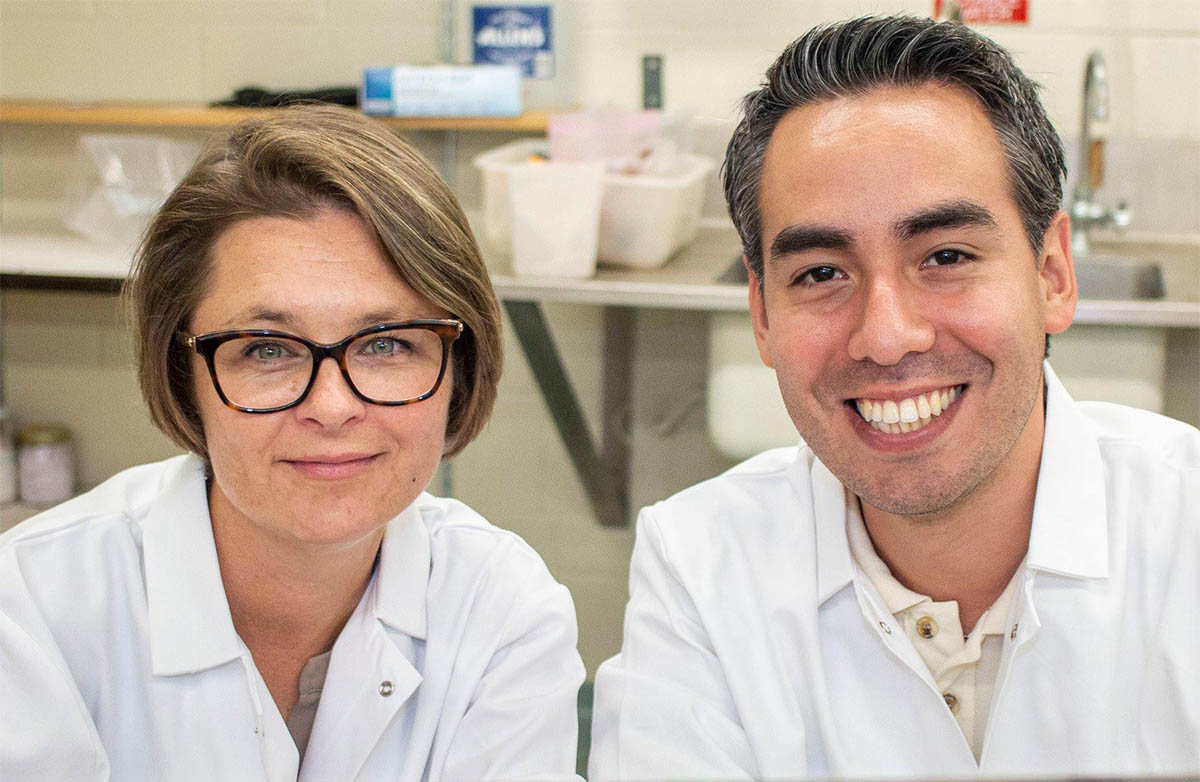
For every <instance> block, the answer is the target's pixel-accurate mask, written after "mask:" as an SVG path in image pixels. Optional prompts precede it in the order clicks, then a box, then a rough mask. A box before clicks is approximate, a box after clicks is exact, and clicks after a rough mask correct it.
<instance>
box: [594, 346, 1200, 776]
mask: <svg viewBox="0 0 1200 782" xmlns="http://www.w3.org/2000/svg"><path fill="white" fill-rule="evenodd" d="M1047 387H1048V397H1047V398H1048V402H1047V408H1048V413H1047V421H1046V432H1045V439H1044V444H1043V450H1042V462H1041V473H1040V475H1039V478H1038V487H1037V496H1036V501H1035V505H1034V512H1033V529H1032V533H1031V536H1030V541H1029V551H1028V557H1027V560H1026V565H1025V567H1024V569H1023V570H1022V571H1021V572H1020V574H1019V576H1018V577H1019V578H1020V579H1021V582H1020V590H1019V594H1018V596H1017V598H1016V599H1015V600H1014V601H1013V604H1012V607H1011V611H1010V613H1009V617H1008V620H1007V627H1009V628H1010V631H1009V634H1008V637H1007V638H1006V640H1005V649H1004V656H1003V658H1002V663H1001V666H1000V672H999V675H998V678H997V681H996V689H995V695H994V698H993V701H992V708H991V714H990V718H989V720H988V723H987V732H986V736H985V739H984V744H983V753H982V757H981V760H980V762H979V763H978V764H977V763H976V761H975V758H974V756H973V755H972V753H971V749H970V747H969V746H968V745H967V742H966V740H965V739H964V738H963V734H962V731H961V730H960V729H959V727H958V725H957V724H956V723H955V720H954V717H953V716H952V714H951V712H950V710H949V708H948V707H947V705H946V703H945V702H944V701H943V699H942V694H941V692H939V690H938V689H937V687H936V685H935V684H934V681H933V679H932V677H931V675H930V673H929V671H928V669H927V667H926V666H925V665H924V663H923V662H922V660H921V658H920V657H919V656H918V654H917V652H916V651H915V650H914V648H913V646H912V644H911V643H910V641H909V640H908V638H907V637H906V636H905V634H904V632H903V630H902V628H901V627H900V626H899V625H898V624H897V623H896V622H895V620H894V619H893V617H892V615H891V614H890V613H888V611H887V608H886V607H885V605H884V603H883V601H882V600H881V599H880V597H879V595H878V593H877V592H876V590H875V589H874V588H873V587H872V586H871V584H870V582H869V581H868V579H867V578H866V577H865V576H864V575H863V573H862V572H861V571H859V570H858V569H857V568H856V566H855V565H854V562H853V560H852V558H851V555H850V551H849V547H848V544H847V539H846V533H845V518H846V514H845V492H844V490H843V487H842V485H841V484H840V483H839V482H838V480H837V479H836V478H835V477H834V476H833V475H832V474H831V473H830V472H829V470H827V469H826V468H825V466H824V465H822V464H821V463H820V462H819V461H817V460H816V458H815V457H814V456H813V454H812V452H811V451H810V450H808V449H807V448H806V447H803V446H802V447H801V448H800V449H799V451H798V452H797V450H796V449H779V450H776V451H770V452H767V453H765V454H762V455H760V456H758V457H755V458H753V459H751V460H749V461H748V462H746V463H744V464H742V465H740V466H739V467H737V468H735V469H733V470H731V471H730V472H728V473H726V474H724V475H722V476H720V477H718V478H715V479H713V480H711V481H708V482H706V483H703V484H701V485H699V486H696V487H693V488H692V489H689V490H687V491H684V492H682V493H681V494H679V495H676V496H675V497H673V498H671V499H669V500H667V501H665V502H662V503H659V504H658V505H655V506H652V507H650V508H648V509H646V510H645V511H643V513H642V515H641V517H640V518H639V521H638V530H637V543H636V546H635V549H634V554H633V562H632V568H631V574H630V601H629V605H628V607H627V609H626V615H625V639H624V645H623V647H622V650H621V654H620V655H618V656H617V657H615V658H613V659H611V660H609V661H607V662H606V663H604V664H603V665H602V666H601V667H600V671H599V673H598V674H597V677H596V704H595V711H594V721H593V732H592V756H591V775H590V776H591V778H592V779H593V780H596V779H605V780H610V779H627V780H648V779H656V778H658V779H661V778H665V777H676V778H678V777H691V778H709V779H733V778H747V777H756V778H764V777H766V778H772V777H773V778H796V777H808V776H815V777H843V778H883V777H897V776H905V777H918V778H930V777H968V776H973V775H976V774H983V775H990V776H999V775H1010V776H1019V775H1030V774H1032V775H1063V774H1122V773H1128V774H1132V773H1142V772H1159V773H1169V772H1176V773H1178V772H1190V773H1197V772H1200V432H1197V431H1196V430H1195V429H1193V428H1191V427H1188V426H1185V425H1183V424H1180V423H1178V422H1175V421H1172V420H1170V419H1166V418H1162V417H1159V416H1155V415H1152V414H1149V413H1145V412H1143V411H1138V410H1132V409H1129V408H1124V407H1119V406H1116V405H1109V404H1100V403H1095V404H1076V403H1075V402H1073V401H1072V400H1071V399H1070V398H1069V397H1068V395H1067V393H1066V391H1065V389H1063V387H1062V385H1061V384H1060V383H1059V381H1058V380H1057V379H1056V378H1055V377H1054V375H1053V373H1052V372H1050V371H1049V369H1048V368H1047ZM913 479H914V480H920V476H913ZM931 566H936V563H931Z"/></svg>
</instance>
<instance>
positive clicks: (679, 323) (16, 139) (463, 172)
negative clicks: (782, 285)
mask: <svg viewBox="0 0 1200 782" xmlns="http://www.w3.org/2000/svg"><path fill="white" fill-rule="evenodd" d="M931 5H932V0H930V2H929V3H898V2H890V3H889V2H866V1H856V0H816V1H814V2H797V1H792V2H784V1H783V0H760V1H758V2H752V1H750V2H743V3H731V2H725V1H724V0H655V1H654V2H647V1H646V0H586V1H584V2H579V3H577V12H576V18H577V21H578V29H577V30H576V31H575V34H576V38H575V40H576V43H575V48H576V54H577V57H578V62H579V66H580V67H579V76H578V86H579V98H580V102H581V103H583V104H586V105H597V104H601V103H610V104H613V105H617V106H623V107H633V106H635V105H637V102H638V95H639V90H640V72H639V67H640V59H641V56H642V55H643V54H647V53H655V54H661V55H663V56H664V57H665V74H664V79H665V81H664V91H665V96H666V101H667V104H668V105H669V106H675V107H688V108H690V109H691V110H692V111H693V112H694V114H695V116H696V117H697V118H698V120H699V128H698V132H697V143H698V146H699V147H700V148H702V149H703V150H707V151H710V152H712V153H713V154H718V153H719V151H720V150H721V148H722V146H723V143H724V141H725V139H726V137H727V135H728V131H729V128H730V127H731V123H732V121H733V119H734V117H735V112H736V106H737V102H738V99H739V97H740V96H741V95H742V94H743V93H745V92H746V91H747V90H748V89H750V88H752V87H753V86H754V85H755V84H756V83H757V82H758V80H759V78H760V77H761V73H762V71H763V69H764V68H765V67H766V65H767V64H768V63H769V62H770V61H771V59H772V58H773V57H774V56H775V54H776V53H777V52H778V51H779V49H780V48H781V47H782V46H783V45H785V44H786V43H787V42H788V41H789V40H790V39H791V38H793V37H794V36H795V35H797V34H799V33H800V32H801V31H803V30H804V29H805V28H807V27H808V26H810V25H811V24H813V23H816V22H819V21H823V20H829V19H836V18H843V17H847V16H851V15H857V14H860V13H870V12H891V11H910V12H914V13H928V11H929V7H930V6H931ZM1030 6H1031V10H1030V16H1031V22H1030V24H1029V25H1027V26H1022V27H990V28H988V29H987V32H988V33H989V34H991V35H993V36H994V37H995V38H997V39H998V40H999V41H1000V42H1002V43H1004V44H1005V45H1007V46H1009V47H1010V48H1011V49H1012V50H1013V52H1014V54H1015V56H1016V58H1017V60H1018V62H1019V63H1020V64H1021V65H1022V66H1023V67H1025V68H1026V69H1027V71H1028V72H1029V73H1030V74H1031V75H1032V76H1033V77H1034V78H1035V79H1037V80H1038V81H1040V82H1041V83H1042V84H1044V85H1045V99H1046V102H1047V105H1048V107H1049V110H1050V113H1051V116H1052V118H1053V119H1054V120H1055V122H1056V123H1058V125H1059V127H1060V128H1061V129H1062V130H1063V133H1064V135H1065V136H1068V137H1070V136H1072V135H1074V133H1075V132H1076V131H1075V128H1076V126H1077V124H1078V116H1079V95H1078V93H1079V84H1080V77H1081V69H1082V65H1083V61H1084V58H1085V56H1086V54H1087V53H1088V52H1089V51H1090V50H1092V49H1097V48H1098V49H1100V50H1102V51H1103V52H1105V54H1106V55H1107V57H1108V62H1109V66H1110V69H1111V72H1112V101H1113V111H1114V123H1115V124H1114V139H1113V142H1112V145H1111V146H1112V155H1111V157H1110V183H1111V188H1110V189H1111V190H1112V191H1113V193H1114V195H1115V196H1121V197H1124V198H1126V199H1128V200H1129V201H1130V203H1131V205H1132V206H1133V208H1134V209H1135V210H1136V212H1137V215H1138V223H1137V225H1138V226H1139V227H1140V228H1141V229H1143V230H1152V231H1171V232H1192V233H1196V232H1200V209H1197V206H1196V205H1197V204H1198V203H1200V99H1198V98H1200V96H1198V95H1197V91H1196V87H1195V86H1194V83H1193V82H1194V78H1195V75H1196V74H1197V73H1200V3H1198V2H1196V0H1161V2H1150V0H1129V2H1119V1H1118V0H1030ZM441 7H442V3H441V2H440V0H423V1H422V2H417V1H416V0H409V1H408V2H397V1H393V0H0V97H3V98H45V99H66V100H81V101H86V100H105V99H109V100H171V101H185V102H195V101H204V100H212V99H216V98H220V97H223V96H226V95H227V94H229V92H230V91H231V90H233V89H234V88H236V87H238V86H242V85H245V84H260V85H262V86H265V87H268V88H286V87H293V88H304V87H319V86H325V85H330V84H339V83H343V84H352V83H355V82H356V81H357V79H358V78H359V74H360V71H361V69H362V68H363V67H364V66H367V65H376V64H387V63H399V62H432V61H434V60H436V59H437V58H438V57H439V53H440V50H441V39H440V29H441V27H440V9H441ZM1189 90H1190V92H1189ZM73 133H74V131H62V130H54V129H44V128H12V127H5V128H2V129H0V204H2V206H3V213H2V215H3V219H4V224H5V226H6V227H7V228H11V227H12V225H13V223H14V222H15V221H17V220H18V219H19V218H20V216H21V215H24V214H26V213H28V212H30V211H31V209H32V211H33V212H39V213H45V214H52V213H53V211H54V209H55V208H56V207H55V203H56V201H57V199H58V197H59V195H60V194H61V192H62V188H63V186H64V183H65V181H66V180H67V179H69V177H70V175H71V166H72V165H73V154H74V153H73V144H74V137H73ZM505 140H507V138H505V137H498V136H487V135H464V136H461V137H459V138H458V139H457V142H455V143H456V148H455V150H454V151H455V153H456V154H455V160H456V164H455V165H454V166H453V171H452V177H453V178H454V180H455V181H456V182H457V185H458V188H459V192H460V196H461V198H462V199H463V200H464V202H466V203H467V204H468V205H469V206H470V205H477V203H478V184H477V182H478V180H477V177H476V176H475V174H474V172H473V171H472V169H471V166H470V158H471V157H472V155H473V154H475V153H476V152H478V151H480V150H482V149H485V148H487V147H488V146H489V145H493V144H497V143H501V142H503V141H505ZM416 141H417V142H418V144H419V145H420V146H421V148H422V149H424V150H425V151H426V152H427V153H428V154H429V155H430V156H431V157H433V158H434V159H435V160H438V161H442V160H445V159H446V157H445V155H446V154H447V151H448V148H447V146H446V144H447V142H446V141H445V140H444V139H443V138H442V137H440V136H438V135H437V134H423V135H419V136H418V137H416ZM707 208H708V210H709V211H710V213H712V214H720V211H721V208H722V207H721V203H720V200H719V197H718V196H717V190H716V186H715V184H714V186H713V194H712V197H711V198H710V201H709V206H708V207H707ZM0 306H2V308H3V316H4V323H3V327H4V339H5V348H6V356H5V362H4V370H5V383H6V387H7V391H8V397H9V402H10V405H11V407H12V409H13V410H14V412H15V413H16V414H17V415H18V416H19V417H21V418H24V419H26V420H28V419H32V418H55V419H57V420H63V421H66V422H67V423H69V424H70V425H71V426H72V427H73V429H74V430H75V431H76V434H77V437H78V440H79V443H78V445H79V451H80V456H81V459H80V468H81V477H82V479H83V482H84V483H85V484H94V483H95V482H97V481H99V480H101V479H102V478H103V477H104V476H106V475H108V474H111V473H112V472H113V471H115V470H117V469H119V468H121V467H123V466H126V465H129V464H134V463H137V462H140V461H144V460H146V459H148V458H153V457H157V456H158V455H161V454H164V453H168V452H170V447H169V446H168V445H167V444H166V443H165V441H163V440H162V438H161V437H160V436H159V435H157V433H155V432H154V431H153V430H152V429H151V428H150V426H149V424H148V422H146V420H145V417H144V414H143V413H142V412H141V408H140V403H139V401H138V399H137V397H136V386H135V384H134V383H133V379H132V374H131V370H130V368H129V361H128V341H127V338H126V337H125V335H124V331H123V330H122V326H121V323H120V320H119V318H118V316H117V314H116V308H115V303H114V301H113V299H112V298H111V297H107V296H104V295H99V294H61V293H60V294H50V293H40V292H25V291H7V292H5V293H4V295H3V298H2V299H0ZM638 317H639V323H640V324H641V325H642V326H643V327H644V328H641V329H640V330H639V338H638V343H637V344H636V345H635V346H633V348H632V349H634V350H636V351H637V355H638V361H637V364H636V366H635V380H634V382H635V386H636V395H635V405H634V407H633V409H632V410H630V411H629V415H628V416H627V420H628V422H629V423H628V428H629V430H630V436H631V438H632V447H633V454H634V465H635V473H634V480H633V487H632V502H633V504H634V505H635V506H636V505H642V504H646V503H649V502H652V501H653V500H655V499H658V498H660V497H663V496H665V495H667V494H669V493H671V492H673V491H676V490H678V489H679V488H681V487H683V486H685V485H687V484H689V483H692V482H695V481H697V480H699V479H701V478H703V477H706V476H708V475H712V474H714V473H715V472H717V471H719V470H720V469H722V468H723V467H724V466H726V464H727V462H726V461H725V460H724V459H722V457H720V456H718V455H717V454H716V453H715V452H714V451H713V449H712V447H711V445H709V443H708V441H707V438H706V435H705V432H704V429H703V407H702V405H703V401H702V400H703V387H704V386H703V383H704V372H705V356H706V347H705V339H706V336H705V335H706V331H705V320H704V317H703V316H702V315H695V314H692V315H688V314H679V313H668V312H657V311H643V312H641V313H639V314H638ZM549 318H550V320H551V324H552V327H553V329H554V334H555V338H556V340H557V341H558V345H559V348H560V349H561V351H562V353H563V354H564V355H565V358H566V361H567V364H568V369H569V372H570V374H571V376H572V378H573V380H574V381H575V386H576V390H577V391H578V392H579V394H580V396H581V401H582V404H583V405H584V407H585V409H586V410H587V411H588V413H589V414H590V415H591V417H592V420H593V421H596V420H597V416H598V411H599V389H600V379H601V377H600V376H601V372H602V363H601V351H602V334H601V329H600V323H601V314H600V312H599V311H598V310H596V309H594V308H589V307H584V306H565V305H564V306H559V307H551V308H550V310H549ZM81 335H85V336H83V337H82V338H81ZM747 339H748V340H749V339H750V337H749V335H747ZM64 346H65V349H66V352H65V353H64ZM506 346H507V350H508V353H507V355H508V363H507V368H506V373H505V376H504V379H503V381H502V385H501V393H500V401H499V404H498V406H497V410H496V415H495V418H494V420H493V422H492V424H491V426H490V427H489V428H488V430H487V431H486V432H485V433H484V434H483V436H482V437H481V438H480V440H479V441H478V442H476V443H475V444H474V445H473V446H472V447H471V448H469V449H468V450H467V451H466V452H465V453H464V454H463V455H462V456H461V457H460V458H459V459H458V460H456V462H455V464H454V466H453V468H452V474H451V479H452V486H453V490H454V492H455V493H456V494H457V495H458V496H460V497H462V498H463V499H464V500H466V501H467V502H469V503H471V504H472V505H474V506H475V507H476V508H478V509H479V510H480V511H481V512H483V513H484V514H485V515H486V516H488V517H489V518H491V519H492V520H493V521H495V522H496V523H498V524H500V525H502V526H506V527H509V528H512V529H514V530H516V531H518V532H519V533H520V534H522V535H523V536H525V537H526V538H527V539H528V540H529V541H530V542H531V543H532V544H533V545H534V546H535V547H536V548H537V549H538V550H539V551H541V552H542V553H543V555H544V556H545V558H546V560H547V562H548V563H549V564H550V567H551V569H552V570H553V571H554V573H555V574H556V575H557V576H558V577H559V579H560V580H562V581H564V582H565V583H567V584H568V586H570V587H571V589H572V592H573V594H574V596H575V600H576V603H577V606H578V610H579V618H580V625H581V648H582V650H583V653H584V657H585V660H586V661H587V663H588V666H589V668H591V669H594V667H595V665H596V664H597V663H598V662H599V661H600V660H601V659H603V658H604V657H606V656H608V655H610V654H612V653H613V652H615V651H616V649H617V648H618V646H619V643H620V621H621V616H622V610H623V605H624V600H625V579H626V568H627V563H628V556H629V552H630V548H631V545H632V533H631V531H630V530H607V529H602V528H600V527H599V526H597V525H596V523H595V521H594V520H593V519H592V517H591V514H590V511H589V509H588V505H587V503H586V500H585V495H584V492H583V489H582V487H581V486H580V484H579V482H578V481H577V480H576V479H575V478H574V475H573V473H572V471H571V469H570V466H569V462H568V460H567V457H566V452H565V450H564V448H563V446H562V445H561V443H559V441H558V439H557V435H556V433H555V431H554V429H553V426H552V425H551V423H550V419H549V416H548V415H547V412H546V409H545V405H544V402H543V401H542V399H541V397H540V395H539V394H538V392H537V389H536V387H535V385H534V383H533V380H532V378H531V376H530V373H529V370H528V367H527V366H526V364H525V362H524V359H523V358H522V356H521V354H520V351H519V348H518V347H517V345H516V342H515V340H513V339H512V338H511V335H510V336H509V338H508V342H507V345H506Z"/></svg>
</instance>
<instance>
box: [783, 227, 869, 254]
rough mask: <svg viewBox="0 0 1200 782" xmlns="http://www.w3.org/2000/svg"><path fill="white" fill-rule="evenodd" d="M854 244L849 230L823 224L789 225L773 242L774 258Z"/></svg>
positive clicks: (841, 247) (846, 246) (847, 246)
mask: <svg viewBox="0 0 1200 782" xmlns="http://www.w3.org/2000/svg"><path fill="white" fill-rule="evenodd" d="M851 244H853V239H852V238H851V236H850V232H849V231H843V230H842V229H840V228H830V227H828V226H821V225H789V226H788V227H787V228H784V229H783V230H782V231H780V232H779V233H777V234H775V239H774V240H773V241H772V242H771V253H770V257H771V259H772V260H774V259H777V258H783V257H784V256H787V255H792V254H793V253H802V252H804V251H805V250H845V249H848V248H849V247H850V245H851Z"/></svg>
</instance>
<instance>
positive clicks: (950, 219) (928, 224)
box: [892, 201, 999, 241]
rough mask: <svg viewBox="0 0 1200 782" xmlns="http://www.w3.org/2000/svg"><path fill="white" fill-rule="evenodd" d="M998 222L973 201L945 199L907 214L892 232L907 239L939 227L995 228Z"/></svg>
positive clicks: (903, 239)
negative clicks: (945, 200) (943, 201)
mask: <svg viewBox="0 0 1200 782" xmlns="http://www.w3.org/2000/svg"><path fill="white" fill-rule="evenodd" d="M998 225H999V223H997V222H996V218H995V216H994V215H993V214H992V213H991V212H989V211H988V210H987V209H986V208H984V207H982V206H980V205H979V204H977V203H974V202H973V201H947V202H945V203H941V204H935V205H933V206H931V207H929V208H928V209H922V210H921V211H919V212H917V213H915V214H912V215H909V216H908V217H906V218H904V219H903V220H901V221H899V222H898V223H896V225H895V226H894V227H893V228H892V233H894V234H895V235H896V238H897V239H899V240H900V241H907V240H909V239H912V238H914V237H917V236H919V235H921V234H923V233H928V232H930V231H936V230H938V229H941V228H966V227H978V228H996V227H998Z"/></svg>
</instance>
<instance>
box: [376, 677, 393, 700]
mask: <svg viewBox="0 0 1200 782" xmlns="http://www.w3.org/2000/svg"><path fill="white" fill-rule="evenodd" d="M392 689H393V688H392V683H391V682H389V681H382V682H380V683H379V694H380V695H382V696H383V697H385V698H386V697H387V696H389V695H391V694H392Z"/></svg>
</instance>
